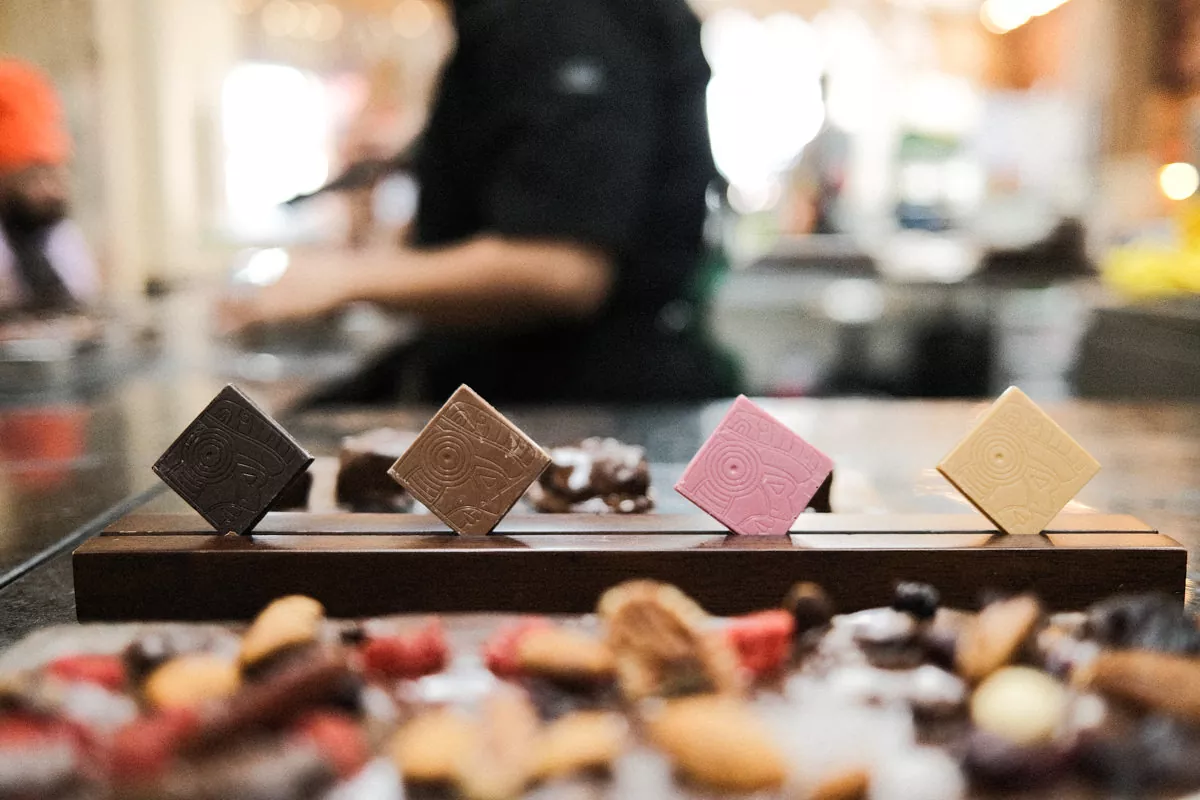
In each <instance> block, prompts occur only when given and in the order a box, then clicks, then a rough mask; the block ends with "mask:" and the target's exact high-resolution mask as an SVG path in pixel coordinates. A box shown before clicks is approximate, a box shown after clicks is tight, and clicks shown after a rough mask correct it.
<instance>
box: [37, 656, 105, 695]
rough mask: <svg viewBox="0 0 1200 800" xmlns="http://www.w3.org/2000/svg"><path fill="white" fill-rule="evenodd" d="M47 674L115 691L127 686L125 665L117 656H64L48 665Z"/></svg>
mask: <svg viewBox="0 0 1200 800" xmlns="http://www.w3.org/2000/svg"><path fill="white" fill-rule="evenodd" d="M46 674H47V675H52V676H54V677H55V678H58V679H59V680H63V681H70V682H72V683H94V684H96V685H97V686H102V687H104V688H105V689H108V690H109V691H113V692H119V691H120V690H121V689H122V688H124V686H125V665H124V663H122V661H121V659H120V658H119V657H117V656H103V655H92V654H86V653H84V654H80V655H74V656H63V657H62V658H56V659H55V660H53V661H51V662H50V663H49V664H48V665H47V666H46Z"/></svg>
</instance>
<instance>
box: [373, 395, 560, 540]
mask: <svg viewBox="0 0 1200 800" xmlns="http://www.w3.org/2000/svg"><path fill="white" fill-rule="evenodd" d="M549 463H550V457H549V456H548V455H546V452H545V451H544V450H542V448H540V447H538V446H537V444H536V443H534V441H533V440H532V439H530V438H529V437H528V436H526V435H525V434H524V433H522V432H521V431H520V430H519V429H518V428H517V427H516V426H515V425H513V424H512V423H511V422H509V421H508V420H507V419H505V418H504V417H503V416H502V415H501V414H500V412H499V411H497V410H496V409H494V408H492V407H491V406H490V405H488V403H487V401H485V400H484V399H483V398H482V397H480V396H479V395H477V394H475V392H473V391H471V389H470V388H468V387H466V386H460V387H459V388H458V390H457V391H456V392H455V393H454V394H453V395H451V396H450V399H449V400H447V401H446V404H445V405H444V406H442V407H441V409H440V410H439V411H438V412H437V414H435V415H434V416H433V419H431V420H430V421H429V424H428V425H426V426H425V429H424V430H423V431H421V435H420V436H418V437H417V440H416V441H415V442H413V445H412V447H410V448H409V450H408V452H406V453H405V454H404V455H403V456H401V457H400V459H399V460H398V461H397V462H396V463H395V464H394V465H392V468H391V470H389V474H390V475H391V476H392V477H393V478H395V479H396V481H398V482H399V483H400V485H402V486H404V487H405V488H406V489H408V491H410V492H411V493H412V494H413V496H414V497H416V498H417V499H418V500H420V501H421V502H422V503H424V504H425V506H426V507H427V508H429V510H430V511H432V512H433V513H434V514H437V516H438V518H439V519H441V520H442V522H445V523H446V524H447V525H449V526H450V527H451V528H453V529H454V530H455V531H456V532H458V533H460V534H477V535H479V534H486V533H489V532H491V530H492V529H493V528H495V527H496V524H497V523H498V522H500V520H501V519H502V518H503V517H504V515H505V514H507V513H508V511H509V509H511V508H512V507H513V504H515V503H516V502H517V500H519V499H520V498H521V495H522V494H524V492H525V490H526V489H527V488H529V484H531V483H533V481H534V480H535V479H536V478H537V477H538V475H540V474H541V473H542V470H544V469H545V468H546V465H547V464H549Z"/></svg>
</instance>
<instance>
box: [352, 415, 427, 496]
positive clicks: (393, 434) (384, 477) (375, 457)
mask: <svg viewBox="0 0 1200 800" xmlns="http://www.w3.org/2000/svg"><path fill="white" fill-rule="evenodd" d="M416 438H417V435H416V434H415V433H411V432H409V431H398V430H395V429H393V428H376V429H375V430H371V431H367V432H366V433H363V434H360V435H358V436H348V437H346V438H345V439H342V448H341V451H340V452H339V453H338V473H337V488H336V497H337V504H338V505H339V506H340V507H342V508H345V509H349V510H350V511H368V512H369V511H375V512H392V511H394V512H405V511H409V510H411V508H412V505H413V500H412V495H410V494H409V493H408V492H407V491H406V490H405V489H404V487H403V486H401V485H400V484H399V483H397V482H396V481H395V480H393V479H392V477H391V476H390V475H388V469H390V468H391V466H392V465H393V464H395V463H396V461H397V459H399V458H400V456H402V455H404V454H405V453H406V452H407V451H408V448H410V447H412V444H413V442H414V441H416Z"/></svg>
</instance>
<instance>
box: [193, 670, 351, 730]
mask: <svg viewBox="0 0 1200 800" xmlns="http://www.w3.org/2000/svg"><path fill="white" fill-rule="evenodd" d="M352 674H353V673H351V671H350V667H349V665H348V664H347V663H346V658H345V655H344V654H342V653H340V652H317V653H314V654H313V656H312V657H311V658H309V659H307V660H305V661H301V662H296V663H293V664H290V665H289V666H288V667H287V668H286V669H281V670H279V671H278V672H276V673H273V674H272V675H271V676H270V678H269V679H267V680H265V681H263V682H262V683H250V684H246V685H245V686H243V687H242V688H241V689H240V690H239V691H238V693H237V694H235V695H233V696H232V697H230V698H228V699H227V700H225V701H222V702H220V703H217V704H214V705H213V706H210V707H209V709H208V710H207V713H206V714H205V715H204V716H203V717H201V719H200V725H199V727H198V728H197V729H196V730H195V731H193V732H192V733H191V734H190V735H189V737H188V741H187V745H188V748H189V749H193V750H203V749H205V748H207V747H211V746H214V745H219V744H221V743H222V742H227V741H229V740H230V739H231V738H233V737H234V736H236V735H238V734H240V733H243V732H246V731H251V730H255V729H259V728H263V727H268V726H272V725H278V724H281V723H284V722H286V721H288V720H289V719H291V718H292V717H294V716H295V715H297V714H299V713H300V712H302V711H305V710H308V709H311V708H312V707H314V706H320V705H328V704H331V703H332V704H337V703H339V702H344V698H345V688H346V679H347V676H349V675H352Z"/></svg>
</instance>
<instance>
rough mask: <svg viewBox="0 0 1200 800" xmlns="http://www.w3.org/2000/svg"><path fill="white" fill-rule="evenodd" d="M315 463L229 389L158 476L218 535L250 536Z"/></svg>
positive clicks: (178, 443)
mask: <svg viewBox="0 0 1200 800" xmlns="http://www.w3.org/2000/svg"><path fill="white" fill-rule="evenodd" d="M312 461H313V459H312V456H310V455H309V454H308V453H307V452H306V451H305V450H304V448H302V447H301V446H300V444H299V443H298V442H297V441H296V440H295V439H293V438H292V437H291V436H290V435H289V434H288V432H287V431H285V430H284V429H283V428H282V427H280V425H279V423H277V422H276V421H275V420H273V419H271V418H270V417H269V416H267V415H266V413H264V412H263V411H262V410H260V409H259V408H258V406H256V405H254V402H253V401H251V400H250V398H249V397H246V395H244V394H242V393H241V392H240V391H238V390H237V388H235V387H233V386H226V387H225V388H224V389H222V390H221V392H220V393H219V394H218V395H217V396H216V397H215V398H214V399H213V401H212V402H211V403H209V404H208V407H207V408H205V409H204V410H203V411H201V412H200V416H198V417H196V419H194V420H193V421H192V423H191V424H190V425H188V426H187V429H186V430H184V432H183V433H181V434H180V435H179V438H178V439H176V440H175V442H174V443H173V444H172V445H171V446H170V447H168V448H167V452H165V453H163V454H162V457H161V458H159V459H158V461H157V462H156V463H155V464H154V472H155V474H156V475H158V477H160V478H162V479H163V482H165V483H166V484H167V485H168V486H170V487H171V488H172V489H174V490H175V493H176V494H178V495H179V496H180V497H182V498H183V499H184V500H186V501H187V503H188V505H190V506H191V507H192V508H194V509H196V511H198V512H200V516H202V517H204V519H206V520H208V523H209V524H210V525H212V526H213V527H214V528H216V529H217V531H219V532H221V533H225V532H226V531H233V532H234V533H238V534H246V533H249V532H250V530H251V529H252V528H253V527H254V526H255V525H256V524H258V521H259V520H260V519H262V518H263V515H264V514H266V513H267V509H268V508H270V506H271V503H273V502H274V501H275V499H276V498H277V497H278V496H279V495H280V493H282V492H283V490H284V489H286V488H287V487H288V484H290V483H291V482H292V480H293V479H295V478H296V476H297V475H299V474H300V473H302V472H304V470H306V469H308V465H309V464H311V463H312Z"/></svg>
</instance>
